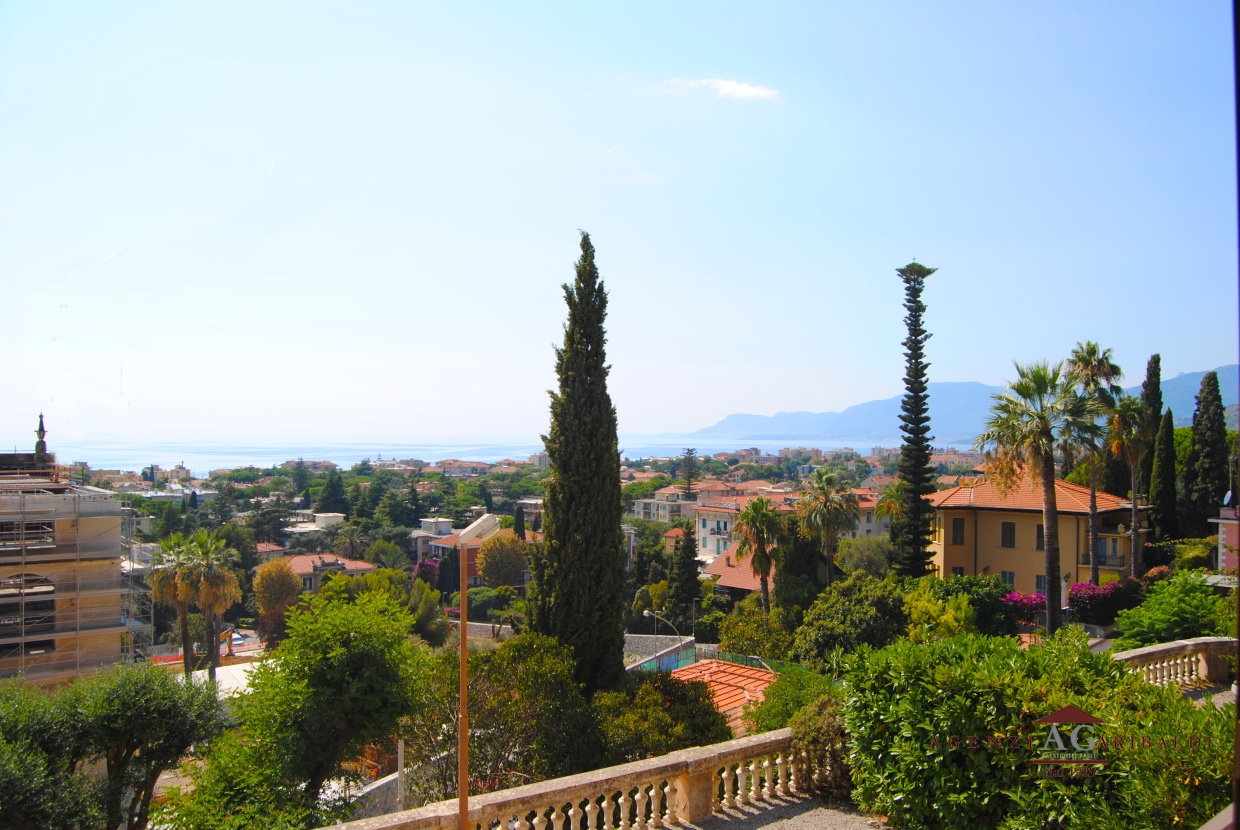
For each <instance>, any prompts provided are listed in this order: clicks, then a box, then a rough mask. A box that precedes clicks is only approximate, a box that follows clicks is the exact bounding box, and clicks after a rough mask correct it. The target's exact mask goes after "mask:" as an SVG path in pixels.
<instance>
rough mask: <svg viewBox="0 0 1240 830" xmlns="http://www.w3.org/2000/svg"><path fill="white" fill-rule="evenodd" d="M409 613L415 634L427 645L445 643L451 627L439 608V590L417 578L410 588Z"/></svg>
mask: <svg viewBox="0 0 1240 830" xmlns="http://www.w3.org/2000/svg"><path fill="white" fill-rule="evenodd" d="M409 614H410V615H411V616H412V617H413V633H414V634H417V635H418V636H419V637H421V638H422V639H423V640H425V641H426V643H427V645H430V646H435V647H438V646H441V645H443V643H444V640H446V639H447V638H448V631H449V630H450V629H449V627H448V623H447V621H446V620H445V619H444V617H443V613H442V612H441V611H440V608H439V592H438V591H436V590H435V589H434V588H432V587H431V586H430V585H429V584H428V583H426V582H425V581H423V580H421V579H415V580H414V581H413V585H412V586H410V588H409Z"/></svg>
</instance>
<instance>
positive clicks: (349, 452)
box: [49, 435, 899, 476]
mask: <svg viewBox="0 0 1240 830" xmlns="http://www.w3.org/2000/svg"><path fill="white" fill-rule="evenodd" d="M872 445H873V440H872V439H866V440H865V441H863V442H855V443H850V442H847V441H839V440H820V441H819V440H813V439H787V438H782V439H774V440H761V439H759V440H751V439H719V438H711V439H706V438H701V437H693V436H686V435H621V436H620V455H621V457H622V458H628V459H631V460H635V459H638V458H660V457H667V456H673V455H680V453H681V452H682V450H683V449H684V448H686V447H693V448H694V449H696V450H697V452H698V454H699V455H713V454H715V453H719V452H731V451H733V450H737V449H741V448H743V447H757V448H758V449H759V450H762V451H764V452H769V453H771V454H775V453H777V452H778V451H779V450H780V449H782V448H784V447H801V446H804V447H817V448H818V449H822V450H834V449H841V448H844V447H850V448H852V449H854V450H856V451H857V452H859V453H861V454H862V455H865V454H867V453H869V451H870V448H871V446H872ZM879 446H887V447H895V446H899V439H898V438H892V439H891V440H890V441H888V442H886V443H882V444H879ZM49 449H51V450H53V451H54V452H55V453H56V459H57V461H59V462H60V463H61V464H68V463H71V462H79V461H85V462H86V463H88V464H89V465H90V467H91V469H93V470H132V471H138V470H141V469H142V468H144V467H149V466H150V465H151V464H158V465H159V466H160V467H163V468H164V469H168V468H170V467H173V466H175V465H177V464H183V465H184V466H185V467H187V468H189V469H190V470H191V471H193V473H194V475H197V476H205V475H206V474H207V473H208V472H210V471H211V470H221V469H235V468H238V467H260V468H263V467H271V466H273V465H278V464H282V463H283V462H285V461H295V460H297V459H299V458H301V459H304V460H306V461H331V462H334V463H335V464H337V465H339V466H341V467H345V468H347V467H351V466H353V465H354V464H356V463H358V462H359V461H361V460H362V459H363V458H369V459H370V460H371V461H377V460H379V459H398V460H404V459H419V460H422V461H426V462H436V461H441V460H443V459H445V458H459V459H461V460H464V461H486V462H488V463H494V462H496V461H500V460H502V459H505V458H512V459H515V460H518V461H523V460H525V459H528V458H529V457H530V456H531V455H533V454H535V453H539V452H542V451H543V445H542V441H541V440H539V439H537V438H535V439H533V440H524V441H522V440H514V441H506V442H495V443H488V442H481V441H480V442H464V441H455V442H442V443H399V442H388V443H384V442H378V441H376V442H374V443H370V444H360V443H349V444H328V443H305V444H294V443H287V444H286V443H271V444H236V443H209V442H196V441H184V442H158V443H156V442H147V443H141V444H136V443H130V442H125V443H122V442H108V441H76V442H73V441H65V442H57V443H56V444H55V445H54V446H52V447H50V448H49Z"/></svg>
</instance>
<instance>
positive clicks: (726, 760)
mask: <svg viewBox="0 0 1240 830" xmlns="http://www.w3.org/2000/svg"><path fill="white" fill-rule="evenodd" d="M790 744H791V731H790V730H788V729H780V730H778V731H775V732H767V733H764V734H761V735H751V736H748V737H745V738H738V739H736V740H734V741H726V742H724V743H721V744H714V745H713V746H706V747H694V748H693V749H684V750H681V751H679V752H673V753H671V754H669V755H664V756H662V757H660V758H651V759H649V760H646V761H635V762H633V763H631V764H622V765H620V766H615V767H607V768H605V769H600V770H594V771H593V772H585V773H581V774H579V775H572V776H568V777H567V778H556V779H552V780H550V781H542V782H540V783H537V784H527V785H526V786H523V787H514V788H513V789H509V790H500V791H497V792H492V793H484V794H482V795H476V796H471V797H470V799H469V826H470V827H471V828H481V830H488V828H490V827H493V826H496V825H498V826H499V828H501V830H502V829H503V828H513V830H658V828H663V827H678V826H681V825H684V824H692V823H696V822H698V821H700V820H702V819H704V818H706V817H708V816H710V815H711V814H713V813H715V812H719V811H723V810H738V809H761V808H762V807H764V806H768V805H773V804H775V803H782V802H785V801H786V800H787V799H788V798H792V797H795V796H797V795H801V794H803V793H805V792H806V791H808V790H809V789H811V781H812V778H813V776H814V774H815V770H813V769H812V768H811V765H810V763H809V759H808V758H807V757H804V756H802V757H800V758H794V757H793V756H792V753H791V749H790ZM457 826H458V825H457V802H456V801H455V800H452V801H440V802H438V803H435V804H428V805H426V806H425V807H419V808H417V809H415V810H404V811H401V812H396V813H388V814H387V815H382V816H375V817H373V818H367V819H361V820H359V821H353V822H349V823H347V824H345V825H343V827H345V828H349V830H455V828H456V827H457Z"/></svg>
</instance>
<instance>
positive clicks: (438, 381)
mask: <svg viewBox="0 0 1240 830" xmlns="http://www.w3.org/2000/svg"><path fill="white" fill-rule="evenodd" d="M1229 23H1230V9H1229V7H1228V6H1227V5H1226V4H1224V3H1222V2H1200V3H1143V4H1134V3H1119V2H1113V3H1088V4H1081V3H1035V4H1006V3H1004V4H995V3H950V4H941V3H935V4H925V3H881V4H867V3H835V4H823V3H804V4H795V3H750V4H736V3H718V2H712V3H677V4H668V3H624V4H580V3H563V4H551V3H542V4H519V3H503V4H501V3H492V4H468V6H467V5H466V4H458V3H436V4H430V3H423V4H415V3H392V4H385V3H369V2H368V3H349V4H344V3H341V4H334V5H333V4H322V3H314V4H310V3H274V2H273V3H261V4H240V3H236V4H192V5H191V4H156V3H147V4H144V3H136V4H124V5H119V4H99V3H62V4H37V3H6V4H3V5H2V6H0V308H2V309H3V310H4V326H3V330H4V338H3V339H4V350H3V356H2V357H0V360H2V361H3V367H4V369H3V377H4V379H5V386H6V389H5V391H4V392H3V394H0V444H13V443H20V444H23V445H24V444H26V443H27V442H28V441H33V436H32V435H31V434H30V433H31V430H32V429H33V428H34V420H35V418H36V417H37V415H38V413H39V412H40V411H43V412H45V413H47V418H48V423H49V428H51V429H52V436H51V444H52V448H53V449H55V448H56V444H57V442H58V441H66V440H70V441H81V440H101V441H103V440H106V441H131V442H133V441H141V440H148V441H156V442H173V443H175V442H178V441H187V442H190V441H227V442H236V443H247V442H271V441H279V442H286V443H291V442H299V441H303V442H332V441H338V442H344V441H355V442H364V441H372V440H373V441H379V440H382V441H391V442H403V443H406V444H416V443H418V442H430V441H448V440H472V441H483V440H514V441H516V440H519V441H531V440H536V436H537V435H538V434H539V433H540V432H543V431H545V430H546V427H547V421H548V408H547V391H546V390H548V389H550V388H551V387H552V386H554V384H555V374H554V369H553V353H552V346H553V344H554V343H556V342H557V341H558V340H559V338H560V337H561V326H562V324H563V320H564V316H565V306H564V302H563V297H562V291H561V288H560V285H561V283H563V282H566V281H571V279H572V277H573V262H574V260H575V259H576V256H577V252H578V229H584V230H587V231H589V233H590V234H591V237H592V239H593V241H594V244H595V246H596V247H597V249H598V262H599V267H600V270H601V272H602V274H603V278H604V279H605V281H606V285H607V288H608V290H609V292H610V308H609V317H608V330H609V354H608V356H609V359H610V362H611V364H612V374H611V394H612V397H613V400H614V401H615V404H616V407H617V410H618V413H619V419H620V430H621V432H622V433H628V434H634V433H638V434H649V433H663V432H681V431H691V430H695V429H698V428H700V427H705V426H708V425H710V424H712V423H714V422H716V421H718V420H719V419H721V418H723V417H724V416H725V415H727V414H729V413H734V412H753V413H764V414H769V413H774V412H777V411H791V410H809V411H824V410H838V409H842V408H844V407H846V406H849V405H851V404H855V403H859V402H862V401H866V400H871V399H875V398H883V397H889V396H891V395H895V394H898V393H899V392H900V391H901V390H902V386H901V377H902V373H903V357H902V348H901V343H900V341H901V339H902V338H903V337H904V333H905V332H904V324H903V322H902V317H903V309H902V307H901V301H902V297H903V290H902V285H901V284H900V281H899V279H898V277H897V276H896V274H895V269H896V268H898V267H900V266H902V265H904V264H905V263H907V262H909V261H910V260H911V259H913V258H914V257H916V258H917V259H918V260H919V261H920V262H923V263H925V264H926V265H929V266H932V267H937V268H939V269H940V270H939V272H938V273H936V274H935V275H934V276H933V277H931V278H930V281H929V284H928V289H927V291H926V296H925V299H926V302H927V304H928V307H929V310H928V312H927V315H926V321H927V326H928V328H929V329H930V331H931V332H933V338H932V340H931V341H930V343H929V346H928V353H929V359H930V361H931V363H932V366H931V370H930V371H931V380H934V381H947V380H976V381H982V382H985V383H991V384H996V383H1002V382H1003V381H1004V380H1006V379H1008V378H1009V377H1010V376H1011V375H1012V368H1011V363H1012V361H1013V360H1021V361H1025V360H1033V359H1042V358H1062V357H1066V356H1067V354H1068V353H1069V351H1070V350H1071V348H1072V346H1073V345H1074V344H1075V343H1076V341H1078V340H1085V339H1092V340H1096V341H1099V342H1100V343H1102V344H1103V345H1104V346H1109V347H1112V348H1114V350H1115V356H1116V359H1117V361H1118V362H1119V363H1120V364H1121V365H1122V366H1123V367H1124V368H1125V370H1127V378H1126V380H1125V383H1126V384H1127V385H1131V384H1134V383H1139V382H1140V378H1141V375H1142V374H1143V372H1144V367H1145V361H1146V359H1147V357H1148V356H1149V355H1150V354H1151V353H1153V352H1160V353H1161V354H1162V367H1163V374H1164V377H1170V376H1173V375H1175V374H1176V373H1177V372H1181V371H1184V372H1188V371H1200V370H1203V369H1212V368H1214V367H1216V366H1219V365H1222V364H1228V363H1234V362H1235V350H1236V335H1237V319H1236V309H1237V295H1236V285H1237V282H1236V271H1237V263H1236V250H1237V244H1236V196H1235V182H1236V175H1235V164H1234V158H1235V149H1234V141H1235V131H1234V126H1233V125H1234V117H1233V107H1232V100H1233V88H1232V68H1231V61H1232V56H1231V33H1230V27H1229ZM155 460H156V461H162V460H163V458H160V459H155Z"/></svg>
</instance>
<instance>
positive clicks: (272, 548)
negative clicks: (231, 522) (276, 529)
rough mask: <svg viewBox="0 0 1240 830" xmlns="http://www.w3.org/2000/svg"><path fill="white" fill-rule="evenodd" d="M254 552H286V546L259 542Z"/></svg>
mask: <svg viewBox="0 0 1240 830" xmlns="http://www.w3.org/2000/svg"><path fill="white" fill-rule="evenodd" d="M254 550H255V551H256V552H258V553H275V552H277V551H282V550H284V545H277V544H276V543H275V542H259V543H258V544H257V545H255V546H254Z"/></svg>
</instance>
